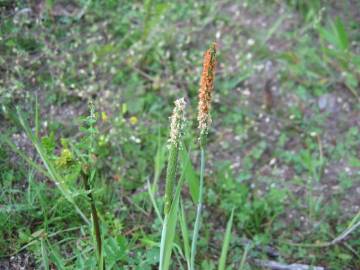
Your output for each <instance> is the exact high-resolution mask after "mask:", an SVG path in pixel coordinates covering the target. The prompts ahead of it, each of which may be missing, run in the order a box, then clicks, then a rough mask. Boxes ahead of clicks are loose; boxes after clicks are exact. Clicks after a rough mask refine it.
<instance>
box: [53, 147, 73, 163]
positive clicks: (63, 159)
mask: <svg viewBox="0 0 360 270" xmlns="http://www.w3.org/2000/svg"><path fill="white" fill-rule="evenodd" d="M72 160H73V155H72V153H71V151H70V150H69V149H68V148H64V149H63V150H61V154H60V156H59V158H58V159H57V160H56V165H58V166H59V167H65V166H66V165H67V164H68V163H70V162H71V161H72Z"/></svg>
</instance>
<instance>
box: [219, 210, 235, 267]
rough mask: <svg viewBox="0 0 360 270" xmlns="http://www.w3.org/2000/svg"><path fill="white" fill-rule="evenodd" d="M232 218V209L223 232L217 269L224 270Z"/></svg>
mask: <svg viewBox="0 0 360 270" xmlns="http://www.w3.org/2000/svg"><path fill="white" fill-rule="evenodd" d="M233 218H234V209H233V210H232V212H231V216H230V219H229V221H228V223H227V225H226V232H225V237H224V242H223V246H222V250H221V256H220V260H219V268H218V270H225V267H226V258H227V254H228V250H229V246H230V240H231V229H232V224H233Z"/></svg>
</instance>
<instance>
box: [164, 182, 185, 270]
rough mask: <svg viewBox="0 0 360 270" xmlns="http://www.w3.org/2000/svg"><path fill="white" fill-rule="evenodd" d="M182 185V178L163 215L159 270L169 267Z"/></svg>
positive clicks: (166, 269)
mask: <svg viewBox="0 0 360 270" xmlns="http://www.w3.org/2000/svg"><path fill="white" fill-rule="evenodd" d="M182 185H183V177H181V178H180V180H179V183H178V185H177V187H176V191H175V196H174V200H173V202H172V204H171V208H170V211H169V213H168V214H167V215H165V218H164V223H163V230H162V233H161V243H160V266H159V270H168V269H169V267H170V261H171V253H172V248H173V244H174V238H175V229H176V223H177V218H178V212H179V198H180V192H181V188H182Z"/></svg>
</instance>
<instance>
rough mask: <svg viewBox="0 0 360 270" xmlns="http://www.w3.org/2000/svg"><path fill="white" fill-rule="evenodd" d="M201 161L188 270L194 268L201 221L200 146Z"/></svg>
mask: <svg viewBox="0 0 360 270" xmlns="http://www.w3.org/2000/svg"><path fill="white" fill-rule="evenodd" d="M200 155H201V161H200V188H199V198H198V204H197V210H196V219H195V225H194V232H193V239H192V243H191V258H190V270H194V269H195V256H196V244H197V239H198V235H199V231H200V223H201V210H202V200H203V198H202V197H203V189H204V172H205V149H204V147H201V150H200Z"/></svg>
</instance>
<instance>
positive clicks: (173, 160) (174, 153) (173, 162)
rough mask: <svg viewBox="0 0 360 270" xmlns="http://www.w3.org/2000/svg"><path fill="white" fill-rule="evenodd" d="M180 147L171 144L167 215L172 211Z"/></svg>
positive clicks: (166, 190) (166, 199)
mask: <svg viewBox="0 0 360 270" xmlns="http://www.w3.org/2000/svg"><path fill="white" fill-rule="evenodd" d="M178 153H179V148H178V146H177V145H176V144H174V143H172V144H170V149H169V158H168V166H167V171H166V183H165V198H164V202H165V207H164V213H165V215H167V214H168V213H169V212H170V207H171V203H172V198H173V192H174V184H175V177H176V168H177V159H178Z"/></svg>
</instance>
